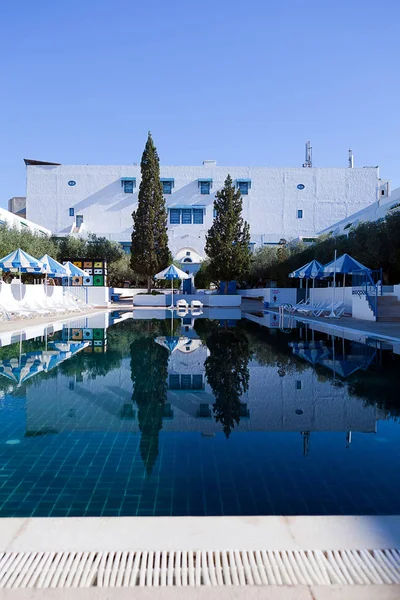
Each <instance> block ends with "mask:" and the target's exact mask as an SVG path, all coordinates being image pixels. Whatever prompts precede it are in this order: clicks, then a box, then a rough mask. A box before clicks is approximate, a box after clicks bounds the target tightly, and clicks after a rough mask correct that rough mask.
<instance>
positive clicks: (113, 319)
mask: <svg viewBox="0 0 400 600" xmlns="http://www.w3.org/2000/svg"><path fill="white" fill-rule="evenodd" d="M142 314H144V313H142ZM232 315H233V316H234V318H232ZM165 316H166V318H161V319H151V320H150V319H138V318H135V319H133V318H130V317H129V315H128V314H123V313H111V314H108V313H102V314H100V315H94V316H93V317H90V318H86V319H81V320H78V321H76V322H69V323H59V324H56V325H54V326H49V327H48V328H47V329H46V330H42V331H39V330H38V329H37V330H33V329H32V328H31V329H29V328H27V329H26V331H25V332H23V333H22V334H13V335H12V334H3V335H0V343H1V347H0V375H1V376H0V516H1V517H27V516H42V517H47V516H53V517H54V516H135V515H137V516H149V515H155V516H161V515H166V516H175V515H192V516H195V515H208V516H210V515H324V514H358V515H364V514H398V513H400V478H399V472H400V453H399V441H400V425H399V422H398V415H400V394H399V392H400V369H399V366H400V358H399V355H398V354H396V351H397V352H398V348H396V347H394V348H393V347H392V346H390V345H389V344H387V343H386V342H382V341H379V340H369V339H348V336H347V337H346V336H344V335H342V336H341V337H332V335H330V334H329V333H326V332H322V331H320V332H318V331H316V330H312V329H310V327H309V326H306V325H304V324H301V323H298V324H297V326H296V328H295V329H293V330H288V331H286V330H285V331H286V332H282V331H280V330H279V328H278V327H277V324H276V323H275V322H274V320H273V317H272V316H271V320H270V321H269V322H268V323H267V325H268V326H267V327H261V326H260V325H259V324H258V323H257V322H252V321H257V317H254V316H252V315H247V318H246V317H245V316H244V315H242V317H243V318H240V314H239V315H238V314H237V313H236V312H235V313H231V316H229V314H228V315H227V316H225V317H221V318H218V319H216V318H215V314H214V318H197V319H193V318H190V316H186V317H184V318H176V317H175V318H173V319H171V318H169V317H167V315H165ZM203 316H204V315H203ZM209 316H213V315H212V314H210V315H209ZM126 317H127V318H126ZM264 320H265V317H264ZM7 336H8V337H7Z"/></svg>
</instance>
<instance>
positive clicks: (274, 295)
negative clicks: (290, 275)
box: [238, 288, 297, 306]
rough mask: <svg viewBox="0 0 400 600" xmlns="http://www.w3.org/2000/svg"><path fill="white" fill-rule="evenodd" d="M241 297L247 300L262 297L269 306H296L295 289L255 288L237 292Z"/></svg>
mask: <svg viewBox="0 0 400 600" xmlns="http://www.w3.org/2000/svg"><path fill="white" fill-rule="evenodd" d="M238 293H239V294H240V295H241V296H246V297H249V298H258V297H260V296H261V297H262V298H263V301H264V302H268V303H269V305H270V306H279V305H280V304H296V298H297V288H255V289H251V290H238Z"/></svg>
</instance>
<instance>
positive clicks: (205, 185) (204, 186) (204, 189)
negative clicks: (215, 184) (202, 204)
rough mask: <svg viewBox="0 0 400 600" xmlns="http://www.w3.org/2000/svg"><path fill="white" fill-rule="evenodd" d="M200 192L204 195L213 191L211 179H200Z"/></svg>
mask: <svg viewBox="0 0 400 600" xmlns="http://www.w3.org/2000/svg"><path fill="white" fill-rule="evenodd" d="M199 184H200V194H202V195H203V196H204V195H206V194H210V191H211V181H200V182H199Z"/></svg>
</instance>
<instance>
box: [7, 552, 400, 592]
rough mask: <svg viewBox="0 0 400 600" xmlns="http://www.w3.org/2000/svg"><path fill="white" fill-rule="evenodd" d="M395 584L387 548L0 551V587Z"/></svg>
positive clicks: (397, 559)
mask: <svg viewBox="0 0 400 600" xmlns="http://www.w3.org/2000/svg"><path fill="white" fill-rule="evenodd" d="M396 583H397V584H398V583H400V552H399V551H398V550H387V549H386V550H332V551H330V550H328V551H321V550H287V551H284V550H281V551H279V552H278V551H270V550H265V551H261V550H256V551H240V550H230V551H206V550H202V551H196V552H192V551H173V552H172V551H154V552H152V551H121V552H90V551H88V552H4V553H0V588H69V587H71V588H74V587H79V588H82V587H135V586H145V587H162V586H190V587H194V586H244V585H334V584H342V585H358V584H361V585H366V584H396Z"/></svg>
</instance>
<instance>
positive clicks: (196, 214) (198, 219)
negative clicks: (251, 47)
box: [193, 208, 203, 225]
mask: <svg viewBox="0 0 400 600" xmlns="http://www.w3.org/2000/svg"><path fill="white" fill-rule="evenodd" d="M193 223H194V224H195V225H203V209H202V208H194V209H193Z"/></svg>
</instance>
